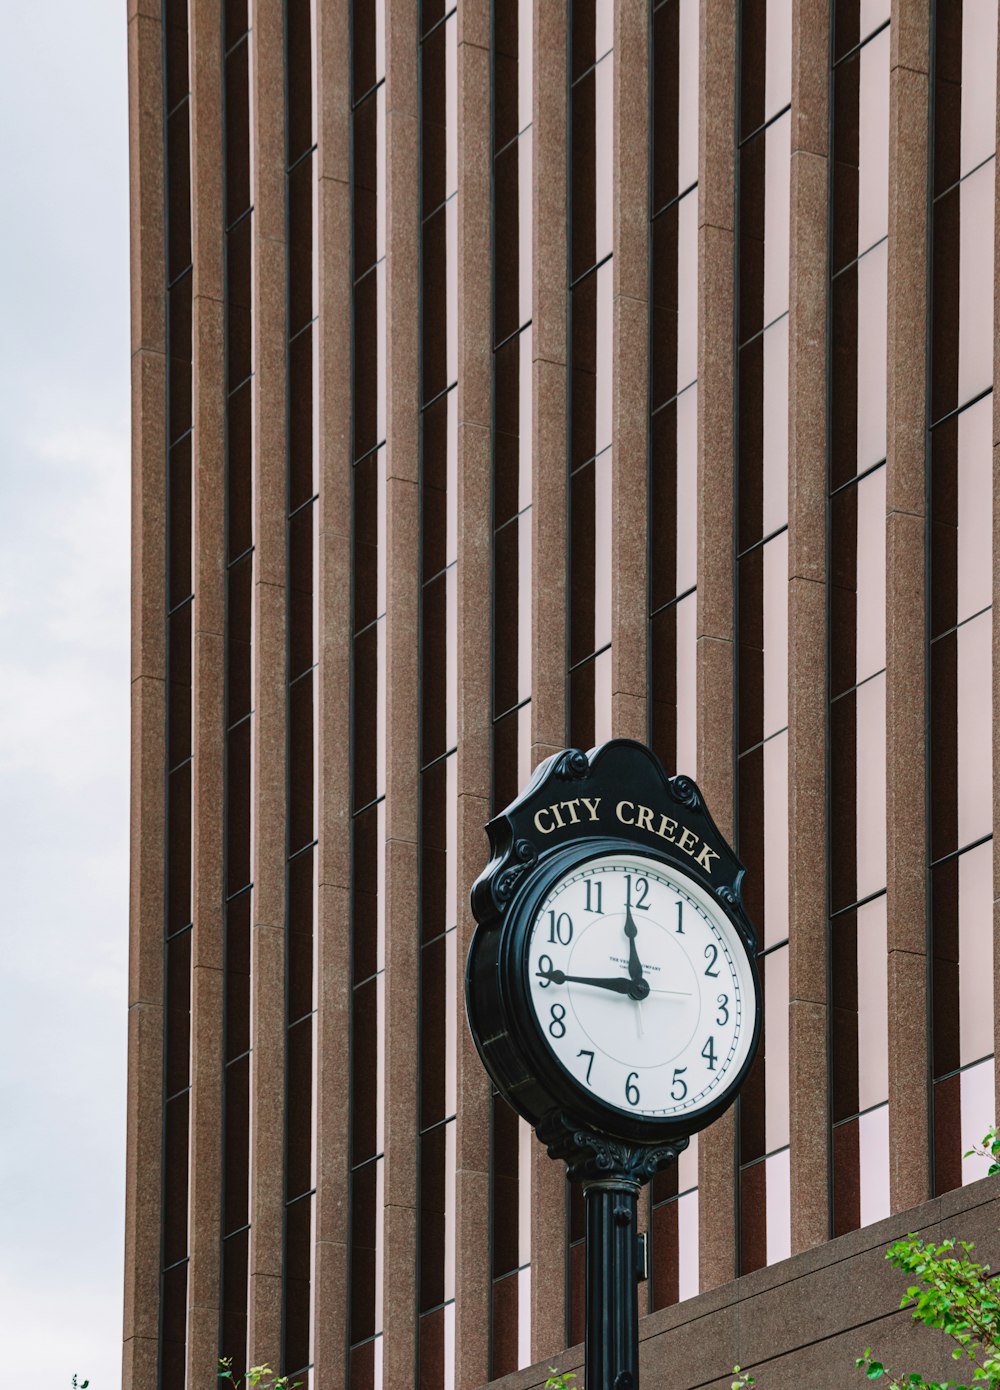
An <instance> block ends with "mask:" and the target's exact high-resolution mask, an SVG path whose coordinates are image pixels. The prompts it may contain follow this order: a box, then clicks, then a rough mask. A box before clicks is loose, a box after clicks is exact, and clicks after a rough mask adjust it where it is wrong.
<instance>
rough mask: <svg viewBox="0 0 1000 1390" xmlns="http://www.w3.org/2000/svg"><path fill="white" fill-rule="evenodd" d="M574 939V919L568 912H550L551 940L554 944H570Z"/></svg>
mask: <svg viewBox="0 0 1000 1390" xmlns="http://www.w3.org/2000/svg"><path fill="white" fill-rule="evenodd" d="M572 940H573V919H572V917H571V916H570V915H569V913H568V912H560V914H559V916H558V917H557V916H556V914H555V912H554V911H553V912H550V913H549V942H550V943H551V944H552V945H553V946H556V945H558V946H568V945H569V943H570V942H571V941H572Z"/></svg>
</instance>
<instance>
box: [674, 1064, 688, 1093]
mask: <svg viewBox="0 0 1000 1390" xmlns="http://www.w3.org/2000/svg"><path fill="white" fill-rule="evenodd" d="M686 1071H687V1067H674V1080H673V1084H672V1086H671V1088H670V1097H671V1099H672V1100H683V1099H684V1097H685V1096H686V1095H687V1093H688V1087H687V1082H686V1081H685V1080H684V1073H685V1072H686ZM678 1086H679V1087H680V1090H679V1091H678V1089H677V1088H678Z"/></svg>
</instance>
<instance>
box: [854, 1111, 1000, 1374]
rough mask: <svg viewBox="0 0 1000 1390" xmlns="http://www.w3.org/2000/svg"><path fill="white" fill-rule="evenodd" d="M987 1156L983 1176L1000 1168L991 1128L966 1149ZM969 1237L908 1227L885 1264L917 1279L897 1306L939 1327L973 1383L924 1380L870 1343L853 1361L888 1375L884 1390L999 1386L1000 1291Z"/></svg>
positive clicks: (999, 1142)
mask: <svg viewBox="0 0 1000 1390" xmlns="http://www.w3.org/2000/svg"><path fill="white" fill-rule="evenodd" d="M974 1155H976V1156H978V1157H980V1158H986V1159H988V1160H989V1168H988V1172H987V1175H988V1176H989V1177H995V1176H996V1175H997V1174H998V1173H1000V1138H998V1136H997V1131H996V1128H995V1127H993V1128H991V1129H990V1130H988V1131H987V1133H986V1134H985V1135H984V1136H983V1141H982V1143H981V1144H979V1145H976V1147H975V1148H972V1149H969V1150H968V1152H967V1153H966V1155H965V1157H966V1158H971V1157H973V1156H974ZM974 1248H975V1247H974V1245H973V1243H972V1241H965V1240H960V1241H956V1240H951V1239H949V1240H943V1241H941V1243H940V1244H939V1245H936V1244H934V1242H933V1241H925V1240H920V1239H919V1238H918V1237H917V1236H915V1235H913V1233H912V1232H911V1233H910V1234H909V1235H908V1236H906V1237H905V1238H904V1239H903V1240H897V1241H896V1242H895V1244H893V1245H890V1247H889V1249H888V1251H887V1252H886V1259H887V1260H888V1261H889V1263H890V1264H891V1265H893V1266H895V1268H896V1269H899V1270H901V1271H902V1272H903V1273H904V1274H908V1275H909V1276H910V1277H911V1279H913V1280H915V1281H916V1282H914V1283H912V1284H910V1286H909V1287H908V1288H907V1290H906V1293H905V1294H904V1295H903V1299H902V1302H901V1303H900V1305H899V1306H900V1307H901V1308H909V1309H910V1310H911V1312H912V1315H913V1320H914V1322H920V1323H923V1325H924V1326H925V1327H933V1328H937V1329H938V1330H939V1331H941V1332H943V1333H944V1334H945V1336H946V1337H950V1338H951V1339H952V1341H953V1342H954V1343H955V1346H954V1347H953V1348H952V1353H951V1354H952V1356H953V1357H954V1359H955V1360H956V1361H968V1362H971V1366H972V1373H971V1376H970V1377H969V1380H970V1381H971V1385H970V1384H968V1383H967V1382H964V1381H958V1380H942V1381H937V1380H925V1379H924V1377H923V1376H922V1375H921V1374H920V1373H919V1371H897V1370H893V1369H892V1368H891V1367H889V1366H884V1365H883V1364H882V1362H881V1361H880V1360H879V1359H878V1358H877V1357H875V1356H873V1355H872V1350H871V1347H867V1348H866V1349H865V1354H864V1356H859V1357H858V1360H857V1363H856V1364H857V1365H858V1366H859V1367H860V1368H861V1369H862V1370H863V1371H864V1373H865V1375H866V1376H867V1377H868V1379H869V1380H882V1379H883V1377H885V1378H886V1379H887V1390H912V1388H913V1387H919V1390H1000V1296H998V1289H997V1285H996V1283H995V1282H994V1281H993V1280H991V1279H990V1277H989V1273H990V1267H989V1265H984V1264H980V1263H979V1262H978V1261H977V1260H975V1259H974V1258H973V1250H974Z"/></svg>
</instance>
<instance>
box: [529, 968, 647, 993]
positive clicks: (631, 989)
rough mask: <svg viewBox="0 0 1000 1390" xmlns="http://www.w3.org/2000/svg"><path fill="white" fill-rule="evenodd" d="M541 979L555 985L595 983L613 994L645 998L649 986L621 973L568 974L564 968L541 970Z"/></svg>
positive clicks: (539, 975) (643, 981) (642, 981)
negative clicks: (608, 974)
mask: <svg viewBox="0 0 1000 1390" xmlns="http://www.w3.org/2000/svg"><path fill="white" fill-rule="evenodd" d="M537 973H538V977H539V979H541V980H549V981H550V982H551V983H552V984H554V985H595V986H596V987H597V988H598V989H609V990H611V991H612V993H613V994H627V995H630V996H631V998H633V999H645V997H646V995H647V994H648V993H649V986H648V985H647V984H646V982H645V980H626V979H623V978H622V977H621V976H620V975H610V976H598V975H567V974H566V972H565V971H564V970H539V971H538V972H537Z"/></svg>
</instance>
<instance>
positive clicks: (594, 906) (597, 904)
mask: <svg viewBox="0 0 1000 1390" xmlns="http://www.w3.org/2000/svg"><path fill="white" fill-rule="evenodd" d="M583 886H584V888H585V889H586V890H587V908H586V910H587V911H588V912H603V911H604V908H603V907H602V906H601V896H602V893H603V890H604V884H603V883H594V882H593V880H592V879H589V878H588V879H586V880H585V882H584V885H583ZM591 889H593V892H591Z"/></svg>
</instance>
